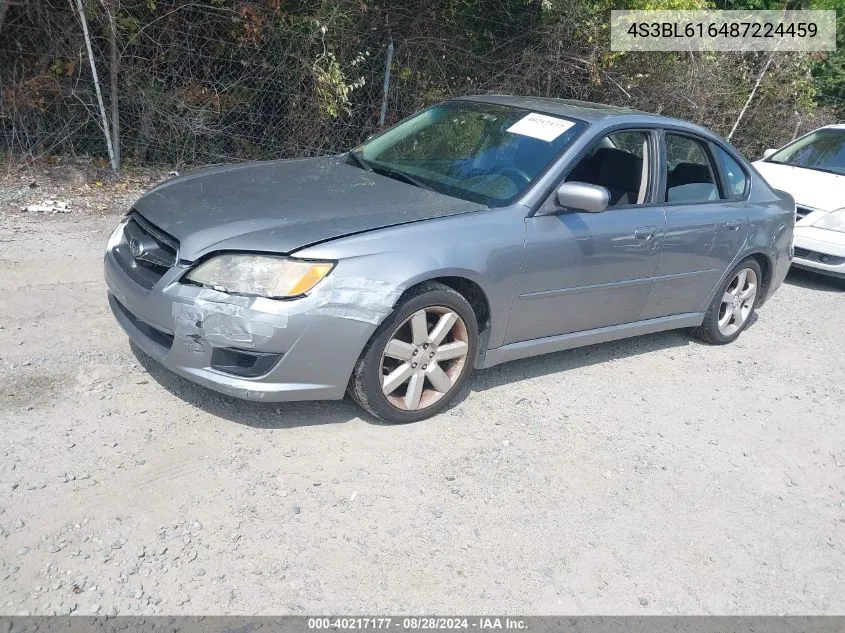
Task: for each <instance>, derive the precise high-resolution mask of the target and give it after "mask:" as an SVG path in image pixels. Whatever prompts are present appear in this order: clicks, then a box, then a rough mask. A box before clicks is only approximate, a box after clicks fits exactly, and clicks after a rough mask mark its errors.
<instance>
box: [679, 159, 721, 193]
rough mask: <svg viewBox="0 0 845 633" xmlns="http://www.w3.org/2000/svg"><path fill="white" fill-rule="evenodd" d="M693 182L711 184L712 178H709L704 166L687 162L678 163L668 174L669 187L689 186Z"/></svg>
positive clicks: (707, 170) (708, 172)
mask: <svg viewBox="0 0 845 633" xmlns="http://www.w3.org/2000/svg"><path fill="white" fill-rule="evenodd" d="M695 182H707V183H712V182H713V178H712V177H711V176H710V170H709V169H708V168H707V166H706V165H702V164H701V163H688V162H683V163H678V164H677V165H675V168H674V169H673V170H672V172H671V173H670V174H669V186H670V187H678V186H680V185H690V184H692V183H695Z"/></svg>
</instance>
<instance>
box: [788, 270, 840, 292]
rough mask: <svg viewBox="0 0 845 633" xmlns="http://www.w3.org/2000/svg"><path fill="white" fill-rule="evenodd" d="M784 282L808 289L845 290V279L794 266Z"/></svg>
mask: <svg viewBox="0 0 845 633" xmlns="http://www.w3.org/2000/svg"><path fill="white" fill-rule="evenodd" d="M784 283H787V284H789V285H790V286H799V287H801V288H806V289H807V290H816V291H820V292H842V291H843V290H845V279H837V278H836V277H831V276H830V275H820V274H819V273H814V272H813V271H811V270H804V269H803V268H796V267H794V266H793V267H792V268H790V269H789V274H788V275H787V276H786V279H784Z"/></svg>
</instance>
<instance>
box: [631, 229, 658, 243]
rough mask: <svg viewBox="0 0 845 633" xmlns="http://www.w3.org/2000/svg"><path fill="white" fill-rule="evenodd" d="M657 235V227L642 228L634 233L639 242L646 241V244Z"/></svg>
mask: <svg viewBox="0 0 845 633" xmlns="http://www.w3.org/2000/svg"><path fill="white" fill-rule="evenodd" d="M655 233H657V227H656V226H641V227H640V228H638V229H636V230H635V231H634V237H635V238H637V239H638V240H645V241H646V242H647V241H648V240H650V239H651V238H653V237H654V234H655Z"/></svg>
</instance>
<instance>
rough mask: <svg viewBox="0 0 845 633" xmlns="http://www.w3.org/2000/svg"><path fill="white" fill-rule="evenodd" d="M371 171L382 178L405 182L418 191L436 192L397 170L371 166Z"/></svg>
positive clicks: (417, 179)
mask: <svg viewBox="0 0 845 633" xmlns="http://www.w3.org/2000/svg"><path fill="white" fill-rule="evenodd" d="M370 169H372V171H374V172H376V173H377V174H381V175H382V176H387V177H388V178H393V179H394V180H403V181H405V182H407V183H408V184H409V185H414V186H415V187H419V188H420V189H427V190H428V191H436V189H434V187H431V186H429V185H427V184H425V183H424V182H423V181H422V180H420V179H419V178H415V177H414V176H411V175H410V174H406V173H405V172H404V171H399V170H398V169H391V168H390V167H382V166H377V167H376V166H373V167H370Z"/></svg>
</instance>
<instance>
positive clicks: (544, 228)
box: [105, 96, 795, 422]
mask: <svg viewBox="0 0 845 633" xmlns="http://www.w3.org/2000/svg"><path fill="white" fill-rule="evenodd" d="M794 214H795V204H794V201H793V200H792V198H791V197H790V196H789V195H787V194H784V193H782V192H779V191H776V190H774V189H772V188H771V187H769V186H768V185H767V184H766V182H765V181H764V180H763V179H762V178H760V177H759V175H758V174H757V172H756V171H755V169H754V168H753V167H752V166H751V165H749V163H748V162H747V161H746V160H745V159H744V158H743V157H742V156H741V155H740V154H738V153H737V152H736V150H735V149H733V148H732V147H731V146H730V145H729V144H728V143H727V142H725V141H724V140H723V139H721V138H720V137H718V136H716V135H714V134H713V133H712V132H710V131H708V130H706V129H704V128H701V127H698V126H695V125H692V124H689V123H685V122H683V121H678V120H674V119H670V118H666V117H660V116H655V115H650V114H645V113H640V112H636V111H631V110H626V109H621V108H616V107H611V106H603V105H597V104H589V103H583V102H574V101H561V100H554V99H534V98H517V97H504V96H486V97H471V98H463V99H457V100H452V101H447V102H445V103H441V104H439V105H436V106H433V107H431V108H428V109H427V110H425V111H423V112H421V113H419V114H417V115H415V116H413V117H410V118H409V119H406V120H405V121H403V122H401V123H399V124H398V125H396V126H394V127H392V128H390V129H388V130H385V131H384V132H382V133H380V134H378V135H377V136H375V137H373V138H371V139H370V140H368V141H367V142H366V143H364V144H363V145H362V146H360V147H358V148H355V149H354V150H352V151H350V152H348V153H346V154H342V155H339V156H330V157H322V158H307V159H302V160H279V161H270V162H259V163H248V164H238V165H230V166H224V167H216V168H212V169H206V170H203V171H198V172H195V173H190V174H187V175H184V176H181V177H177V178H174V179H172V180H170V181H167V182H165V183H163V184H161V185H159V186H158V187H156V188H154V189H153V190H151V191H150V192H148V193H147V194H146V195H144V196H143V197H142V198H141V199H140V200H138V201H137V203H136V204H135V205H134V208H133V209H132V210H131V212H130V213H129V214H128V215H127V216H126V217H125V218H124V219H123V221H122V222H121V223H120V225H119V226H118V227H117V228H116V229H115V231H114V233H113V234H112V236H111V238H110V240H109V243H108V246H107V250H106V255H105V274H106V280H107V282H108V287H109V294H108V298H109V302H110V305H111V308H112V311H113V312H114V315H115V317H116V318H117V320H118V322H119V323H120V325H121V326H122V327H123V328H124V330H125V331H126V332H127V333H128V335H129V337H130V338H131V339H132V341H134V343H135V344H136V345H137V346H138V347H140V348H141V350H143V351H144V352H145V353H146V354H148V355H150V356H152V357H153V358H154V359H156V360H158V361H159V362H161V363H162V364H163V365H164V366H166V367H168V368H169V369H170V370H172V371H174V372H176V373H178V374H180V375H182V376H184V377H186V378H188V379H190V380H193V381H195V382H197V383H199V384H202V385H205V386H207V387H210V388H211V389H215V390H217V391H220V392H223V393H226V394H230V395H233V396H237V397H240V398H247V399H252V400H264V401H287V400H305V399H340V398H343V397H344V394H345V393H347V392H348V393H349V394H350V395H351V396H352V397H353V398H354V399H355V400H356V401H357V402H358V403H359V404H360V405H361V406H363V407H364V408H365V409H367V410H368V411H369V412H370V413H372V414H373V415H375V416H377V417H379V418H381V419H383V420H386V421H389V422H411V421H416V420H420V419H423V418H426V417H428V416H431V415H433V414H435V413H437V412H438V411H440V410H442V409H443V408H444V407H446V406H447V405H448V404H449V402H450V401H451V400H452V399H453V398H454V396H455V394H456V392H458V391H459V389H460V387H461V385H462V384H463V383H464V382H465V381H466V380H467V378H468V376H469V374H470V373H471V371H472V370H473V368H476V369H483V368H487V367H491V366H493V365H497V364H499V363H502V362H505V361H510V360H513V359H517V358H523V357H527V356H533V355H537V354H545V353H548V352H556V351H560V350H565V349H569V348H573V347H577V346H581V345H589V344H593V343H600V342H603V341H610V340H614V339H620V338H624V337H629V336H636V335H640V334H646V333H651V332H657V331H660V330H669V329H674V328H690V329H692V331H693V332H694V333H695V334H696V335H697V336H699V337H700V338H702V339H704V340H706V341H708V342H710V343H716V344H721V343H728V342H730V341H733V340H734V339H735V338H737V337H738V336H739V335H740V333H741V332H742V330H743V329H744V328H745V327H746V326H747V325H748V323H749V319H750V317H751V314H752V313H753V311H754V310H755V309H756V308H758V307H759V306H761V305H762V304H763V303H764V302H765V301H766V300H767V299H768V298H769V297H770V296H771V295H772V293H773V292H774V291H775V290H776V289H777V288H778V286H779V285H780V284H781V282H782V280H783V278H784V276H785V275H786V272H787V270H788V268H789V265H790V258H791V249H792V232H793V225H794Z"/></svg>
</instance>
